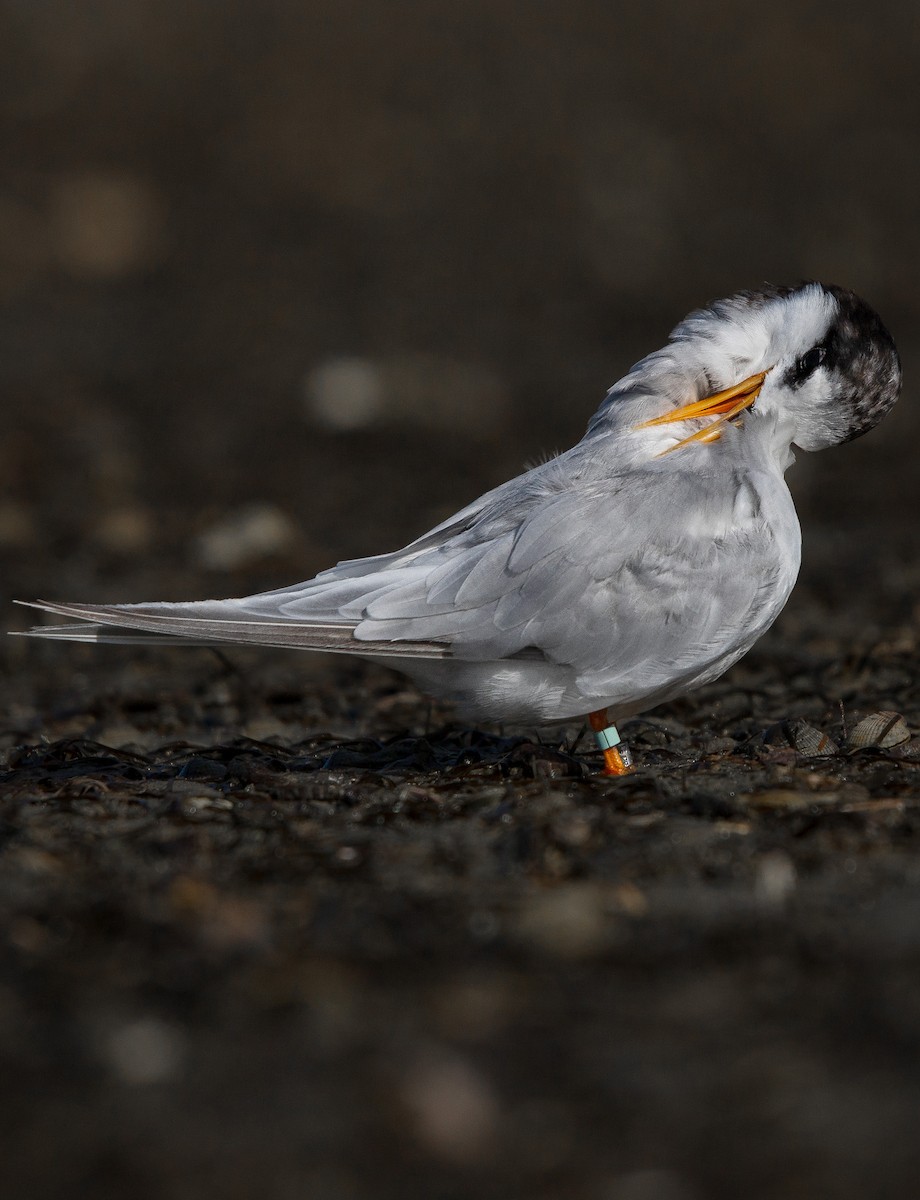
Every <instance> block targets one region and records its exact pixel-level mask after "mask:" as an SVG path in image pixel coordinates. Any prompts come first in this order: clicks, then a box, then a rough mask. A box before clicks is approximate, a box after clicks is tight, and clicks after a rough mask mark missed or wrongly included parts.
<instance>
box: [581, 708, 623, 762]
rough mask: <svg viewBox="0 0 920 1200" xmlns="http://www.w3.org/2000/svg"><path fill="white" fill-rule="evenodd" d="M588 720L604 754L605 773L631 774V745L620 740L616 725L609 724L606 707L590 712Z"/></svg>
mask: <svg viewBox="0 0 920 1200" xmlns="http://www.w3.org/2000/svg"><path fill="white" fill-rule="evenodd" d="M588 721H589V722H590V724H591V728H592V729H593V730H594V740H595V741H596V742H597V744H598V746H599V747H600V749H601V750H602V751H603V754H604V771H603V774H604V775H629V774H630V772H631V771H632V755H631V754H630V753H629V747H628V746H627V745H626V743H625V742H623V741H621V740H620V735H619V734H618V733H617V727H616V725H608V724H607V710H606V708H599V709H598V710H597V712H593V713H588Z"/></svg>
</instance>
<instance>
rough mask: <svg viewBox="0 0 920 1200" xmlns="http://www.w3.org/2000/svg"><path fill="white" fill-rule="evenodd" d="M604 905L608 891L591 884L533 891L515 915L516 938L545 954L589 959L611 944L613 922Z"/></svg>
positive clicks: (562, 885) (569, 884)
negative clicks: (516, 916) (516, 915)
mask: <svg viewBox="0 0 920 1200" xmlns="http://www.w3.org/2000/svg"><path fill="white" fill-rule="evenodd" d="M607 901H608V892H607V889H605V888H601V887H598V886H597V885H595V884H592V883H580V882H579V883H566V884H560V885H559V886H557V887H551V888H547V889H546V890H542V891H533V892H531V893H530V895H529V896H528V897H527V899H526V900H525V901H524V903H523V906H522V908H521V910H520V912H519V914H518V923H517V930H518V934H519V936H521V937H522V938H523V939H524V940H525V941H527V942H529V943H530V944H531V945H532V946H533V947H534V948H535V949H538V950H541V951H543V952H544V953H547V954H551V955H556V956H558V957H560V958H587V957H590V956H591V955H593V954H597V953H599V952H600V951H601V950H603V949H604V948H605V947H606V946H607V945H609V943H610V941H611V940H612V935H613V931H614V927H615V918H613V917H612V916H611V915H610V914H609V913H608V911H607Z"/></svg>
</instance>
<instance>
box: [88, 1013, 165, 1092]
mask: <svg viewBox="0 0 920 1200" xmlns="http://www.w3.org/2000/svg"><path fill="white" fill-rule="evenodd" d="M103 1052H104V1056H105V1058H106V1059H107V1060H108V1063H109V1065H110V1066H111V1067H112V1069H113V1070H114V1071H115V1072H117V1074H118V1075H120V1076H121V1078H122V1079H123V1081H124V1082H125V1083H128V1084H133V1085H134V1086H143V1085H145V1084H152V1083H165V1082H168V1081H169V1080H171V1079H173V1078H175V1076H176V1075H177V1074H178V1073H179V1071H180V1069H181V1067H182V1060H183V1058H184V1055H185V1044H184V1038H183V1036H182V1034H181V1032H180V1031H179V1030H178V1029H177V1028H175V1027H174V1026H172V1025H167V1024H166V1022H165V1021H160V1020H158V1019H156V1018H154V1017H143V1018H141V1019H139V1020H136V1021H129V1022H127V1023H125V1024H123V1025H120V1026H118V1027H117V1028H116V1029H113V1030H112V1031H111V1033H109V1034H108V1036H107V1037H106V1038H105V1041H104V1045H103Z"/></svg>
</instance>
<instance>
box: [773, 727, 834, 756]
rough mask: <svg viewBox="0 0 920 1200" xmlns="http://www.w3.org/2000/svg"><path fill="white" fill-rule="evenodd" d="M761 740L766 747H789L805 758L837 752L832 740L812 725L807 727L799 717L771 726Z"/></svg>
mask: <svg viewBox="0 0 920 1200" xmlns="http://www.w3.org/2000/svg"><path fill="white" fill-rule="evenodd" d="M763 740H764V742H765V743H766V745H768V746H789V747H791V748H792V749H793V750H795V751H796V752H797V753H798V754H803V755H805V757H806V758H814V757H816V756H818V755H821V754H837V753H838V752H839V750H838V746H837V743H836V742H835V741H834V739H833V738H829V737H828V736H827V734H826V733H822V732H821V730H820V729H816V728H815V726H814V725H809V724H808V722H807V721H803V720H802V718H801V717H796V718H795V719H794V720H791V721H780V722H779V723H778V724H777V725H771V726H770V728H769V729H768V730H767V731H766V733H765V734H764V735H763Z"/></svg>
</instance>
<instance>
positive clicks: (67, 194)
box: [51, 170, 164, 279]
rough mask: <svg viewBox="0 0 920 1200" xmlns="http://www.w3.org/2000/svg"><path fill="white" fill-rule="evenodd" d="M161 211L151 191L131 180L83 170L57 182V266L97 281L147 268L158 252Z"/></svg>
mask: <svg viewBox="0 0 920 1200" xmlns="http://www.w3.org/2000/svg"><path fill="white" fill-rule="evenodd" d="M162 207H163V205H162V201H161V200H160V198H159V196H158V195H157V193H156V191H155V190H154V188H153V187H152V186H151V185H150V184H148V183H146V182H144V181H143V180H141V179H140V178H138V177H136V176H134V175H129V174H126V173H122V172H118V171H89V170H87V171H77V172H73V173H71V174H66V175H64V176H62V177H61V179H60V180H59V181H58V183H57V185H56V187H55V190H54V193H53V196H52V201H51V210H52V230H53V238H54V249H55V252H56V255H57V258H58V260H59V262H60V263H61V266H63V267H64V268H65V269H66V270H68V271H71V272H73V274H75V275H87V276H94V277H97V278H100V279H117V278H119V277H121V276H123V275H127V274H130V273H131V272H133V271H138V270H143V269H145V268H148V267H150V266H152V265H153V264H154V263H155V262H156V261H157V259H158V257H159V253H160V249H161V236H162V230H163V225H164V216H163V212H162Z"/></svg>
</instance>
